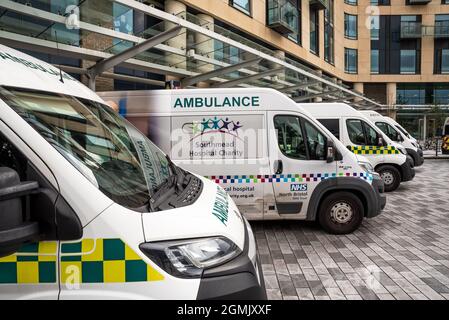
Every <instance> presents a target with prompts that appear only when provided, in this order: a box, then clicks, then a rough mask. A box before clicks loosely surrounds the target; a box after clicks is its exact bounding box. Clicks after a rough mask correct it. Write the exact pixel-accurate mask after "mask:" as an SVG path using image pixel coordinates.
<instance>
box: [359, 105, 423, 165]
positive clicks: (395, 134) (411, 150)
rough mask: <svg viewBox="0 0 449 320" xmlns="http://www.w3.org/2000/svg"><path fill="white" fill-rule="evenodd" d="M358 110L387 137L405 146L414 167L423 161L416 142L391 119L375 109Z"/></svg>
mask: <svg viewBox="0 0 449 320" xmlns="http://www.w3.org/2000/svg"><path fill="white" fill-rule="evenodd" d="M360 112H361V113H362V114H363V115H364V116H365V117H367V118H368V119H370V120H371V122H373V123H374V124H375V125H376V126H377V127H378V128H379V129H380V130H381V131H382V132H383V133H384V134H385V135H386V136H387V137H388V138H390V139H391V140H392V141H394V142H397V143H399V144H401V145H402V146H403V147H404V148H405V150H406V151H407V154H408V155H409V156H411V157H412V160H413V166H414V167H419V166H421V165H422V164H423V163H424V154H423V152H422V150H421V148H420V147H419V145H418V143H417V142H416V141H413V140H412V139H410V138H409V137H408V136H407V135H406V134H405V133H403V132H402V131H401V130H399V129H398V128H397V126H396V122H395V121H394V120H393V119H391V118H390V117H384V116H383V115H381V114H380V113H378V112H376V111H371V110H361V111H360Z"/></svg>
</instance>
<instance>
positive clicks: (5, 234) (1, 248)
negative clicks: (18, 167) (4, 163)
mask: <svg viewBox="0 0 449 320" xmlns="http://www.w3.org/2000/svg"><path fill="white" fill-rule="evenodd" d="M38 189H39V185H38V183H37V182H34V181H31V182H20V179H19V175H18V174H17V172H16V171H14V170H12V169H10V168H6V167H0V258H1V257H4V256H8V255H10V254H13V253H15V252H17V251H18V250H19V249H20V248H21V247H22V246H23V245H24V244H26V243H30V242H36V241H38V239H39V225H38V223H37V222H32V221H29V219H28V217H26V215H25V214H24V212H23V210H22V199H21V198H22V197H24V196H28V195H30V194H33V193H37V192H38Z"/></svg>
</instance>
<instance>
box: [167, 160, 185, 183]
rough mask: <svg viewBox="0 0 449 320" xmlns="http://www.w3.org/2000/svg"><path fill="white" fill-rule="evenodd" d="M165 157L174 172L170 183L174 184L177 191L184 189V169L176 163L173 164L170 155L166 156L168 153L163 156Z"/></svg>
mask: <svg viewBox="0 0 449 320" xmlns="http://www.w3.org/2000/svg"><path fill="white" fill-rule="evenodd" d="M165 158H166V159H167V161H168V165H169V167H170V170H171V171H172V172H173V174H174V179H173V180H172V181H173V182H172V184H171V185H175V186H176V187H177V189H178V190H179V191H182V190H183V189H184V188H183V186H182V184H183V183H184V179H185V173H184V170H182V169H181V168H179V167H178V166H177V165H175V164H174V162H173V161H172V159H170V157H169V156H168V154H167V155H166V156H165Z"/></svg>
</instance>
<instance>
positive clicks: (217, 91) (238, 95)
mask: <svg viewBox="0 0 449 320" xmlns="http://www.w3.org/2000/svg"><path fill="white" fill-rule="evenodd" d="M98 94H99V95H100V97H102V98H103V99H104V100H106V101H107V100H109V99H112V100H114V101H117V100H118V101H119V102H120V104H121V107H122V108H126V111H127V113H128V114H142V113H167V112H173V113H175V112H183V111H184V112H189V113H191V112H201V111H203V112H204V111H206V110H207V112H215V111H216V112H223V111H273V110H284V111H289V110H291V111H300V112H302V113H304V114H307V115H309V116H310V114H309V113H308V112H307V111H305V110H304V109H303V108H301V107H300V106H298V105H296V103H295V102H294V101H293V100H292V99H290V98H289V97H287V96H286V95H284V94H283V93H280V92H279V91H276V90H274V89H271V88H202V89H180V90H139V91H111V92H99V93H98Z"/></svg>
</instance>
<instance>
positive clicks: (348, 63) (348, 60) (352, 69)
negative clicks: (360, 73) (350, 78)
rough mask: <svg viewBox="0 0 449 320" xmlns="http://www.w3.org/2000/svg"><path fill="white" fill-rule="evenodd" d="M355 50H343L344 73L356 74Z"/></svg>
mask: <svg viewBox="0 0 449 320" xmlns="http://www.w3.org/2000/svg"><path fill="white" fill-rule="evenodd" d="M357 60H358V59H357V49H350V48H345V72H346V73H357Z"/></svg>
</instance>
